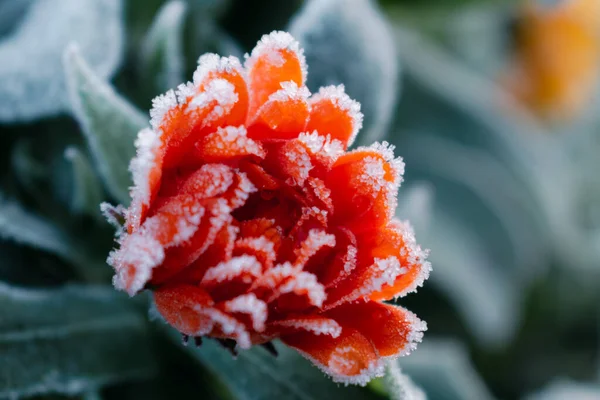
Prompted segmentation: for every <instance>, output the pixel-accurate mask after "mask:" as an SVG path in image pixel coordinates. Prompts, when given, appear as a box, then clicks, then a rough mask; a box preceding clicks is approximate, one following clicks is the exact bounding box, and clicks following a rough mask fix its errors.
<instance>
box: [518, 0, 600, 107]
mask: <svg viewBox="0 0 600 400" xmlns="http://www.w3.org/2000/svg"><path fill="white" fill-rule="evenodd" d="M539 3H540V2H539V1H528V2H527V3H526V4H525V7H524V8H523V11H522V14H521V19H520V23H519V30H518V35H517V49H516V57H515V62H514V65H513V69H512V71H511V76H510V80H509V82H508V85H509V87H510V90H511V91H512V92H513V93H515V95H516V96H517V97H518V98H520V99H521V100H522V101H523V102H524V103H525V104H527V105H528V106H529V107H530V108H531V109H533V110H534V111H536V112H537V113H539V114H541V115H543V116H546V117H553V118H555V119H560V118H568V117H572V116H574V115H575V114H577V112H578V111H580V110H581V109H582V108H583V107H584V106H585V103H586V102H587V101H589V99H590V97H591V95H592V94H593V90H594V87H595V86H594V83H595V82H596V79H597V76H598V71H600V0H561V1H559V2H558V3H557V4H556V5H552V6H550V5H543V4H539Z"/></svg>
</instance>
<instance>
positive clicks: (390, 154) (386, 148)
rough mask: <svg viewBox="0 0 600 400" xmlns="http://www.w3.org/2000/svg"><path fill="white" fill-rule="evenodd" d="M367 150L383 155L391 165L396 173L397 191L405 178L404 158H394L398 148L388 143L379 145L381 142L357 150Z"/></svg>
mask: <svg viewBox="0 0 600 400" xmlns="http://www.w3.org/2000/svg"><path fill="white" fill-rule="evenodd" d="M365 149H366V150H371V151H375V152H377V153H379V154H381V156H382V157H383V159H384V160H385V161H387V162H389V163H390V165H391V166H392V169H393V171H394V182H393V184H394V185H395V186H396V190H397V189H398V187H399V186H400V184H401V183H402V181H403V179H404V178H403V176H404V161H403V160H402V157H395V156H394V150H395V149H396V146H394V145H393V144H390V143H388V142H386V141H383V142H381V143H379V142H376V143H373V144H372V145H370V146H369V147H360V148H359V149H357V150H365Z"/></svg>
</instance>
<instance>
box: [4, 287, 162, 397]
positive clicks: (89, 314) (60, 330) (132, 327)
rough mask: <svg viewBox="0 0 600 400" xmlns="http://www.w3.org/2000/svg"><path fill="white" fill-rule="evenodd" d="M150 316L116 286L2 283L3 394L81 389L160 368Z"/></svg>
mask: <svg viewBox="0 0 600 400" xmlns="http://www.w3.org/2000/svg"><path fill="white" fill-rule="evenodd" d="M145 320H146V318H145V316H144V313H140V312H139V310H137V309H136V308H135V307H134V306H133V304H132V303H131V301H129V300H128V299H126V298H124V297H123V296H121V295H119V294H117V293H116V292H114V291H113V290H112V288H110V287H93V286H86V287H68V286H67V287H63V288H61V289H57V290H47V291H42V290H24V289H17V288H14V287H9V286H7V285H5V284H0V359H2V363H0V397H2V398H6V397H8V398H19V397H25V396H32V395H38V394H46V393H61V394H67V395H74V394H78V393H83V392H89V391H90V390H92V389H94V388H97V387H100V386H103V385H106V384H110V383H115V382H120V381H123V380H125V379H132V378H138V377H146V376H148V375H151V374H153V373H154V371H155V364H154V358H153V354H152V353H151V352H150V351H149V350H150V348H151V346H150V338H149V336H148V331H147V324H146V322H145Z"/></svg>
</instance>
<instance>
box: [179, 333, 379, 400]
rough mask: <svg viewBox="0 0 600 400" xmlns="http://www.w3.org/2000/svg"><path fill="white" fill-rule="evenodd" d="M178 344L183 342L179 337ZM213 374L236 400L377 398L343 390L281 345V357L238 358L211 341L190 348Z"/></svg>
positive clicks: (253, 354) (245, 354)
mask: <svg viewBox="0 0 600 400" xmlns="http://www.w3.org/2000/svg"><path fill="white" fill-rule="evenodd" d="M176 340H179V341H181V338H179V337H177V338H176ZM188 351H189V352H190V353H192V354H193V355H194V356H195V357H197V358H198V359H199V360H200V361H201V362H202V363H203V365H204V366H205V367H206V368H207V369H208V370H209V371H211V372H213V373H214V374H215V375H216V376H217V377H218V378H219V379H220V380H221V382H222V383H223V384H224V385H225V387H227V389H228V390H229V391H230V392H231V394H232V395H233V397H234V398H235V399H240V400H246V399H248V400H249V399H252V400H262V399H265V400H266V399H290V400H291V399H302V400H309V399H323V398H327V397H328V396H331V393H336V396H340V398H344V399H346V400H359V399H369V398H371V399H372V398H374V397H375V398H377V397H376V395H374V394H373V393H369V391H367V390H366V389H364V388H359V387H354V386H348V387H341V386H338V385H336V384H335V383H333V382H332V381H331V380H330V379H329V378H328V377H326V376H325V375H323V373H322V372H320V371H319V370H318V369H317V367H315V366H313V365H312V364H311V363H310V362H309V361H307V360H305V359H304V358H302V357H301V356H300V355H298V353H296V352H295V351H293V350H291V349H289V348H287V347H285V346H283V345H281V344H278V345H277V351H278V352H279V355H278V356H277V357H273V356H272V355H271V354H269V353H268V352H267V351H266V350H264V349H262V348H257V347H254V348H252V349H250V350H246V351H242V352H241V353H240V354H239V355H238V356H237V358H235V359H234V358H233V357H232V355H231V354H230V353H229V352H228V351H226V350H225V349H223V348H222V347H221V346H220V345H218V344H217V343H216V342H214V341H212V340H205V341H204V343H203V344H202V346H201V347H200V348H197V349H196V348H193V347H191V346H190V347H188Z"/></svg>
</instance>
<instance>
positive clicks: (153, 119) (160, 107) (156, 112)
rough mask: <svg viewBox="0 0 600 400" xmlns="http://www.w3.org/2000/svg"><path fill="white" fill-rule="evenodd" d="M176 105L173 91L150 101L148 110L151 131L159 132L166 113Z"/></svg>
mask: <svg viewBox="0 0 600 400" xmlns="http://www.w3.org/2000/svg"><path fill="white" fill-rule="evenodd" d="M177 105H178V103H177V96H176V95H175V91H173V90H169V91H168V92H167V93H165V94H161V95H159V96H156V97H155V98H154V99H152V108H151V109H150V126H152V129H154V130H156V131H159V130H160V126H161V125H162V123H163V122H164V119H165V116H166V115H167V113H168V112H169V111H171V110H172V109H174V108H175V107H177Z"/></svg>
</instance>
